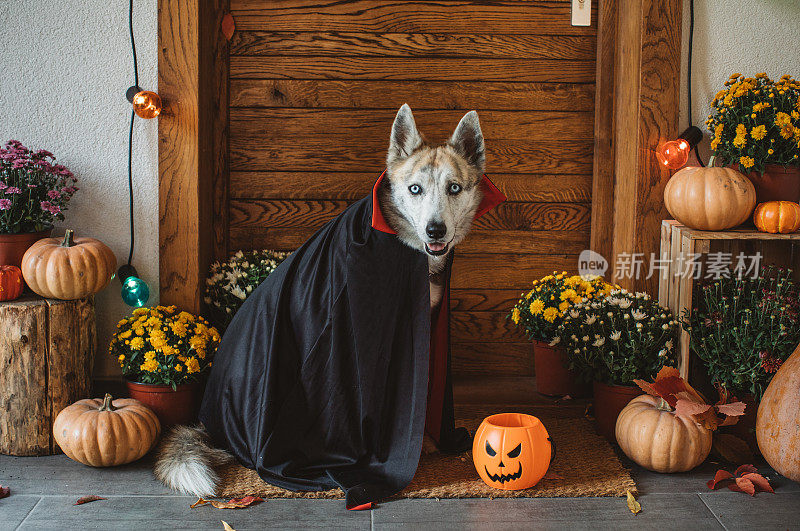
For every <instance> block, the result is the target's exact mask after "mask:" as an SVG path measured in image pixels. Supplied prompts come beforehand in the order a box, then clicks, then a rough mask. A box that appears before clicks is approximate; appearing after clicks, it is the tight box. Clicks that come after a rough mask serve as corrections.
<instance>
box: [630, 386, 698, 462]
mask: <svg viewBox="0 0 800 531" xmlns="http://www.w3.org/2000/svg"><path fill="white" fill-rule="evenodd" d="M616 434H617V443H619V446H620V448H622V451H623V452H625V455H627V456H628V457H630V458H631V459H632V460H633V461H635V462H636V463H638V464H639V465H641V466H643V467H644V468H646V469H648V470H652V471H654V472H686V471H688V470H691V469H693V468H694V467H696V466H697V465H699V464H700V463H702V462H703V461H705V459H706V457H708V454H709V452H711V436H712V432H711V431H710V430H707V429H706V428H704V427H703V426H701V425H700V424H698V423H697V422H695V421H694V420H692V419H687V418H684V417H679V416H677V415H675V412H674V411H672V408H670V407H669V404H667V403H666V402H665V401H664V400H663V399H661V398H659V397H655V396H650V395H642V396H638V397H636V398H634V399H633V400H631V401H630V403H629V404H628V405H627V406H625V409H623V410H622V412H621V413H620V414H619V417H617V429H616Z"/></svg>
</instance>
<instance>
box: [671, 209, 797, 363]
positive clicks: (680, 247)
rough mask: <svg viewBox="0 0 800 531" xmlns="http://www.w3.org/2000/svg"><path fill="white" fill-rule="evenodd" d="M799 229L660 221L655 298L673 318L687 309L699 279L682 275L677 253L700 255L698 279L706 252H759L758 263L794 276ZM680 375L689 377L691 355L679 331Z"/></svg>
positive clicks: (704, 271)
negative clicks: (717, 227)
mask: <svg viewBox="0 0 800 531" xmlns="http://www.w3.org/2000/svg"><path fill="white" fill-rule="evenodd" d="M799 243H800V232H799V233H793V234H769V233H766V232H759V231H757V230H755V229H754V228H738V229H733V230H727V231H719V232H710V231H702V230H695V229H690V228H689V227H686V226H685V225H681V224H680V223H678V222H677V221H675V220H664V221H662V223H661V256H660V259H661V260H662V262H661V263H662V264H664V265H665V267H664V269H663V270H661V271H660V273H661V274H660V276H659V283H658V301H659V303H661V304H662V305H664V306H667V307H668V308H669V309H670V310H672V312H673V314H674V315H675V317H676V319H680V317H681V316H682V315H683V312H684V310H691V308H692V299H693V296H694V291H695V287H696V286H695V285H696V284H697V282H698V280H699V279H696V278H693V275H688V276H686V275H682V274H681V271H680V270H679V268H681V267H682V265H683V261H682V260H681V256H683V257H687V256H690V255H697V254H699V255H702V257H703V258H702V260H700V264H701V266H704V267H701V279H702V278H705V277H706V274H707V269H708V267H707V266H708V256H709V253H712V254H715V253H731V255H732V257H733V261H734V263H735V261H736V256H737V255H738V254H739V253H744V254H745V255H746V256H754V255H756V254H757V253H760V254H761V259H760V265H761V266H764V265H767V264H776V265H781V266H784V267H792V268H793V269H794V272H793V275H794V276H795V278H796V279H798V278H799V277H798V275H800V268H798V267H797V266H798V265H799V264H798V261H800V248H798V247H797V246H798V244H799ZM677 349H678V351H677V353H678V360H679V368H680V372H681V376H683V377H684V378H690V377H691V376H693V374H692V373H694V371H691V372H690V367H691V361H692V360H691V358H690V351H689V334H688V332H686V331H684V330H681V334H680V340H679V341H678V345H677Z"/></svg>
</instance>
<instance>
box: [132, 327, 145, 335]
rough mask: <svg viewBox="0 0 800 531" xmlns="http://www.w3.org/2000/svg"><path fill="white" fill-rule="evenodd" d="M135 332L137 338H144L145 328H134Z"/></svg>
mask: <svg viewBox="0 0 800 531" xmlns="http://www.w3.org/2000/svg"><path fill="white" fill-rule="evenodd" d="M133 332H134V333H135V334H136V335H137V336H143V335H144V328H142V327H141V326H140V327H138V328H134V329H133Z"/></svg>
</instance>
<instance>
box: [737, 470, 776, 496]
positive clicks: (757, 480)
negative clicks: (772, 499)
mask: <svg viewBox="0 0 800 531" xmlns="http://www.w3.org/2000/svg"><path fill="white" fill-rule="evenodd" d="M742 477H743V478H744V479H749V480H750V482H751V483H752V484H753V485H755V487H756V491H757V492H771V493H772V494H775V491H774V490H773V489H772V485H770V484H769V480H768V479H767V478H765V477H764V476H762V475H761V474H756V473H755V472H751V473H749V474H745V475H743V476H742Z"/></svg>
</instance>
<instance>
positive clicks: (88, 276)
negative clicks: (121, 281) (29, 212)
mask: <svg viewBox="0 0 800 531" xmlns="http://www.w3.org/2000/svg"><path fill="white" fill-rule="evenodd" d="M116 266H117V259H116V257H115V256H114V253H113V252H112V251H111V249H109V248H108V246H107V245H106V244H104V243H103V242H101V241H99V240H95V239H94V238H74V237H73V231H71V230H67V233H66V234H65V235H64V239H63V240H61V239H59V238H45V239H43V240H39V241H38V242H36V243H34V244H33V245H32V246H31V247H30V249H28V250H27V251H25V256H23V257H22V275H23V276H24V277H25V282H27V284H28V286H29V287H30V288H31V289H32V290H33V291H35V292H36V293H38V294H39V295H41V296H42V297H47V298H48V299H64V300H72V299H82V298H83V297H86V296H88V295H92V294H94V293H97V292H99V291H100V290H102V289H103V288H105V287H106V286H107V285H108V283H109V282H111V278H112V277H113V276H114V270H115V268H116Z"/></svg>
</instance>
